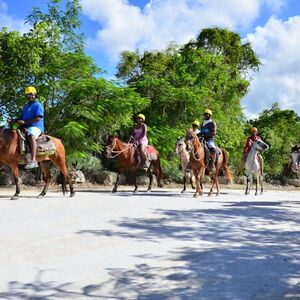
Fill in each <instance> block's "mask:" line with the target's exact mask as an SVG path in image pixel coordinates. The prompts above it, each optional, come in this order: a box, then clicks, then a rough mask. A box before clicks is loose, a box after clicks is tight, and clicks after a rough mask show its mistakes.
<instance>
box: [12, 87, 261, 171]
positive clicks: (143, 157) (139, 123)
mask: <svg viewBox="0 0 300 300" xmlns="http://www.w3.org/2000/svg"><path fill="white" fill-rule="evenodd" d="M36 93H37V92H36V89H35V88H34V87H32V86H29V87H26V88H25V95H26V98H27V103H26V104H25V105H24V106H23V110H22V114H21V116H20V117H19V118H17V119H14V120H11V121H10V122H11V123H12V124H17V125H18V126H20V127H21V128H22V129H23V130H24V131H25V136H26V139H27V141H28V142H29V145H30V153H31V159H30V160H29V161H28V163H27V165H26V166H25V168H26V169H31V168H36V167H38V163H37V161H36V152H37V142H36V139H37V138H38V137H39V136H40V135H41V134H42V133H43V132H44V108H43V106H42V104H41V103H40V102H39V100H38V99H37V98H36ZM211 117H212V111H211V110H210V109H205V110H204V112H203V122H202V124H201V126H200V123H199V121H197V120H195V121H194V122H193V123H192V129H193V132H194V133H195V134H196V135H197V136H198V138H199V139H204V141H205V145H206V147H207V149H208V151H207V152H208V167H209V170H210V171H211V172H215V162H216V159H217V157H216V156H217V155H216V149H217V148H216V146H215V142H214V139H215V136H216V133H217V126H216V123H215V122H213V120H212V118H211ZM132 136H133V138H134V141H135V144H136V147H137V154H138V161H139V167H142V168H149V166H150V162H149V159H148V155H147V145H148V138H147V125H146V124H145V115H143V114H138V115H137V116H136V125H135V127H134V129H133V134H132ZM257 140H260V137H259V136H258V134H257V128H255V127H254V128H252V129H251V135H250V136H249V137H248V138H247V141H246V144H245V147H244V149H243V158H242V160H241V163H240V166H239V168H238V172H237V174H239V173H240V172H241V171H242V170H243V168H244V165H245V162H246V158H247V154H248V153H249V151H250V148H251V145H252V143H253V142H254V141H257ZM259 160H260V161H262V159H261V157H259Z"/></svg>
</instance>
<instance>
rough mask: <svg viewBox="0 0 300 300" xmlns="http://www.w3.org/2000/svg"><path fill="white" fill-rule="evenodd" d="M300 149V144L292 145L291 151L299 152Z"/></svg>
mask: <svg viewBox="0 0 300 300" xmlns="http://www.w3.org/2000/svg"><path fill="white" fill-rule="evenodd" d="M299 151H300V144H297V145H295V146H292V149H291V152H299Z"/></svg>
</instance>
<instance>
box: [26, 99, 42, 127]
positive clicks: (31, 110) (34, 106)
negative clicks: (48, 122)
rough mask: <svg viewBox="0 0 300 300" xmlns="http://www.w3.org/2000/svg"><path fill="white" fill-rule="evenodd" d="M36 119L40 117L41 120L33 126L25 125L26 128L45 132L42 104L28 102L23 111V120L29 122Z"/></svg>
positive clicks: (36, 101) (32, 124)
mask: <svg viewBox="0 0 300 300" xmlns="http://www.w3.org/2000/svg"><path fill="white" fill-rule="evenodd" d="M36 117H40V118H41V119H40V120H39V121H37V122H33V123H31V124H25V125H24V127H25V128H26V127H31V126H34V127H37V128H39V129H40V130H41V131H42V132H44V108H43V106H42V104H41V103H40V102H39V101H38V100H35V101H34V102H27V103H26V104H25V105H24V107H23V111H22V115H21V118H20V119H21V120H24V121H28V120H31V119H34V118H36Z"/></svg>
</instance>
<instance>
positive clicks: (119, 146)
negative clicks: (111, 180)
mask: <svg viewBox="0 0 300 300" xmlns="http://www.w3.org/2000/svg"><path fill="white" fill-rule="evenodd" d="M148 149H150V150H152V153H153V154H154V155H151V154H150V158H149V161H150V167H149V168H148V170H147V173H148V176H149V186H148V189H147V191H151V188H152V180H153V174H155V175H156V178H157V183H158V186H159V187H162V186H163V181H162V178H163V174H162V169H161V165H160V154H159V152H158V151H157V150H156V149H155V148H154V147H152V146H148ZM105 150H106V155H107V157H108V158H115V157H116V158H117V159H118V161H119V173H118V176H117V180H116V183H115V186H114V188H113V190H112V192H113V193H115V192H117V190H118V183H119V179H120V175H121V174H123V173H124V171H125V170H130V171H131V172H132V173H133V176H134V186H135V189H134V193H135V192H137V190H138V186H137V181H136V177H137V176H136V173H137V170H138V159H137V155H136V147H135V145H134V144H133V143H124V142H122V141H121V140H120V139H118V138H117V137H116V136H109V137H108V139H107V142H106V146H105ZM151 156H152V157H151Z"/></svg>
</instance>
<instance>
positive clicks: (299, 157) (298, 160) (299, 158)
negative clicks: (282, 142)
mask: <svg viewBox="0 0 300 300" xmlns="http://www.w3.org/2000/svg"><path fill="white" fill-rule="evenodd" d="M290 165H291V167H292V170H293V172H295V173H297V175H298V177H299V178H300V145H296V146H293V147H292V152H291V156H290Z"/></svg>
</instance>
